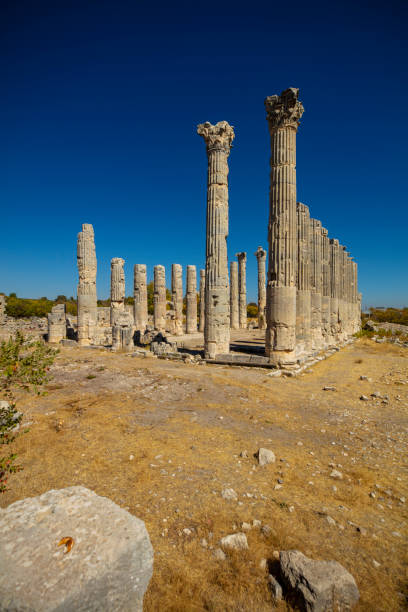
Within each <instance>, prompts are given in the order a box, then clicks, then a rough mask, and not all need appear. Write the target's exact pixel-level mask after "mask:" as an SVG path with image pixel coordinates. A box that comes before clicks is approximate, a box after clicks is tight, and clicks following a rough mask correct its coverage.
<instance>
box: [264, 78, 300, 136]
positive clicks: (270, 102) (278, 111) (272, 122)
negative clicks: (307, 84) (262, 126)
mask: <svg viewBox="0 0 408 612" xmlns="http://www.w3.org/2000/svg"><path fill="white" fill-rule="evenodd" d="M298 96H299V89H297V88H295V87H289V89H285V91H282V93H281V95H280V96H277V95H275V96H268V97H267V98H265V108H266V118H267V120H268V123H269V128H270V129H276V128H281V127H291V128H293V129H295V130H297V128H298V125H299V123H300V118H301V116H302V115H303V111H304V108H303V104H302V103H301V102H300V101H299V100H298Z"/></svg>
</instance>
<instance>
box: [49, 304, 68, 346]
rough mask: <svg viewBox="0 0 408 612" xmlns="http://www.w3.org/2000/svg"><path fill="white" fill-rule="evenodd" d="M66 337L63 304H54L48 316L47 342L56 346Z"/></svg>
mask: <svg viewBox="0 0 408 612" xmlns="http://www.w3.org/2000/svg"><path fill="white" fill-rule="evenodd" d="M66 337H67V322H66V315H65V304H56V305H55V306H53V307H52V310H51V312H50V313H49V315H48V342H50V343H51V344H57V343H58V342H61V340H64V339H65V338H66Z"/></svg>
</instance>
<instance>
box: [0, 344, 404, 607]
mask: <svg viewBox="0 0 408 612" xmlns="http://www.w3.org/2000/svg"><path fill="white" fill-rule="evenodd" d="M268 373H269V371H268V370H261V369H258V368H242V367H226V366H216V365H197V364H184V363H180V362H172V361H166V360H160V359H156V358H153V357H147V358H143V357H132V356H130V355H124V354H114V353H111V352H109V351H105V350H92V349H86V348H82V349H79V348H68V347H64V348H62V349H61V353H60V354H59V356H58V358H57V360H56V363H55V366H53V368H52V374H53V380H52V382H51V383H50V384H49V385H48V394H47V395H46V396H44V397H33V396H29V395H23V396H21V399H20V402H19V404H18V408H19V410H21V411H22V412H23V413H24V415H25V416H24V422H25V423H26V424H27V425H28V427H29V433H27V434H25V435H22V436H20V437H19V438H18V440H17V442H16V443H15V445H14V446H15V449H16V452H18V455H19V461H20V463H21V464H22V465H23V467H24V471H22V472H20V473H18V474H16V475H15V476H13V478H12V479H11V480H10V490H9V491H8V492H7V493H5V494H4V495H3V496H2V497H0V504H1V506H3V507H4V506H7V505H9V504H10V503H12V502H14V501H16V500H18V499H22V498H24V497H29V496H35V495H40V494H41V493H44V492H45V491H47V490H49V489H55V488H62V487H67V486H71V485H84V486H86V487H89V488H90V489H92V490H94V491H95V492H96V493H97V494H99V495H104V496H107V497H109V498H111V499H112V500H113V501H115V502H116V503H117V504H118V505H120V506H121V507H124V508H126V509H127V510H129V512H130V513H132V514H134V515H136V516H138V517H139V518H141V519H143V520H144V521H145V523H146V526H147V529H148V531H149V534H150V538H151V540H152V544H153V548H154V551H155V562H154V574H153V578H152V581H151V583H150V586H149V589H148V591H147V593H146V596H145V610H147V611H153V610H154V611H159V610H160V611H163V610H166V611H167V610H170V611H178V610H191V611H199V610H211V611H218V610H231V611H233V610H234V611H235V610H236V611H238V610H239V611H253V610H257V611H263V610H270V609H271V607H272V598H271V594H270V592H269V590H268V586H267V570H266V569H265V568H264V567H263V566H262V563H261V560H262V559H268V560H271V565H270V568H272V571H274V564H273V562H272V561H273V559H274V555H273V553H274V551H279V550H287V549H299V550H301V551H302V552H303V553H305V554H306V555H308V556H311V557H313V558H315V559H335V560H337V561H339V562H340V563H342V564H343V565H344V566H345V567H346V568H347V569H348V570H349V571H350V572H351V573H352V574H353V576H354V577H355V579H356V582H357V584H358V587H359V589H360V602H359V604H358V605H357V607H356V610H384V611H387V612H388V611H390V610H403V609H407V605H408V604H407V601H408V600H407V597H408V575H407V568H408V546H407V540H408V529H407V518H408V511H407V509H408V501H406V500H408V478H407V467H408V453H407V450H408V449H407V441H408V350H407V349H404V348H399V347H397V346H394V345H391V344H376V343H374V342H372V341H370V340H365V339H361V340H358V341H357V342H356V343H355V344H353V345H350V346H348V347H346V348H344V349H342V350H341V351H340V352H338V353H336V354H335V355H333V356H332V357H330V358H329V359H327V360H325V361H322V362H320V363H318V364H316V365H315V366H313V368H312V369H311V370H310V371H308V372H306V373H304V374H302V375H300V376H299V377H298V378H273V377H270V376H268ZM360 376H367V377H368V378H370V379H372V380H371V381H370V380H368V381H367V380H360ZM325 386H330V387H331V386H334V387H335V389H336V390H335V391H324V390H323V387H325ZM376 392H378V393H379V395H380V396H381V397H379V398H374V397H371V394H372V393H376ZM362 394H364V395H366V396H367V397H368V398H369V400H368V401H363V400H360V396H361V395H362ZM385 396H386V398H385V399H384V397H385ZM387 398H388V399H387ZM260 447H265V448H268V449H271V450H273V451H274V453H275V455H276V462H275V463H273V464H270V465H268V466H265V467H259V466H258V462H257V460H256V458H255V457H254V456H253V455H254V453H255V452H256V451H257V450H258V448H260ZM242 451H247V453H248V457H240V453H241V452H242ZM244 454H245V453H244ZM333 469H335V470H337V471H339V472H341V474H342V478H341V479H335V478H333V477H331V476H330V474H331V472H332V470H333ZM278 480H279V482H278ZM226 488H232V489H234V490H235V491H236V493H237V496H238V499H237V500H232V501H230V500H226V499H223V497H222V495H221V493H222V491H223V490H224V489H226ZM370 494H371V495H370ZM328 517H329V518H328ZM253 520H258V521H261V522H262V526H265V525H267V526H269V527H270V530H268V533H266V534H265V533H264V532H263V531H262V530H261V529H260V528H259V527H253V528H252V529H250V530H249V531H248V532H247V537H248V543H249V550H248V551H244V552H235V553H233V554H231V553H227V558H226V559H225V560H217V559H216V558H215V557H214V554H213V553H214V550H215V549H217V548H218V547H219V540H220V538H221V537H223V536H225V535H228V534H230V533H234V532H238V531H242V523H243V522H248V523H252V521H253ZM184 530H186V531H184ZM264 531H265V530H264ZM275 564H276V563H275ZM278 609H279V610H291V609H292V608H291V607H290V605H289V603H287V602H281V603H280V604H279V605H278Z"/></svg>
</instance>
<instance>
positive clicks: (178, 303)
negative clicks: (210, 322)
mask: <svg viewBox="0 0 408 612" xmlns="http://www.w3.org/2000/svg"><path fill="white" fill-rule="evenodd" d="M171 295H172V302H173V310H174V327H173V333H174V334H175V335H176V336H180V335H181V334H182V333H183V268H182V266H181V265H180V264H173V265H172V266H171Z"/></svg>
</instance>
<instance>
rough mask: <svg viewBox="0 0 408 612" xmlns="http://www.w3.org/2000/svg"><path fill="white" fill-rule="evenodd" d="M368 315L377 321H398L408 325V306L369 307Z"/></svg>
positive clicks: (400, 323) (399, 323)
mask: <svg viewBox="0 0 408 612" xmlns="http://www.w3.org/2000/svg"><path fill="white" fill-rule="evenodd" d="M369 310H370V314H369V316H368V317H366V318H369V319H371V320H372V321H377V322H378V323H398V325H408V308H370V309H369Z"/></svg>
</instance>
